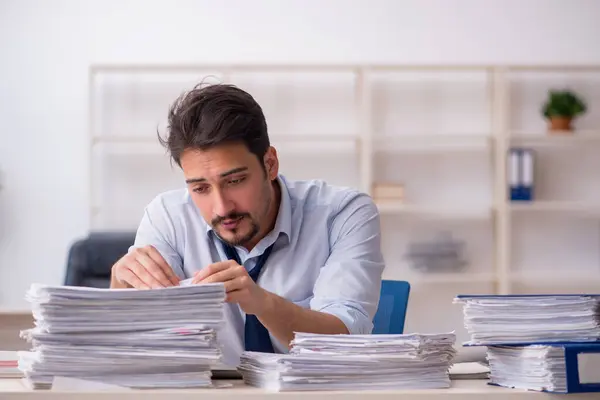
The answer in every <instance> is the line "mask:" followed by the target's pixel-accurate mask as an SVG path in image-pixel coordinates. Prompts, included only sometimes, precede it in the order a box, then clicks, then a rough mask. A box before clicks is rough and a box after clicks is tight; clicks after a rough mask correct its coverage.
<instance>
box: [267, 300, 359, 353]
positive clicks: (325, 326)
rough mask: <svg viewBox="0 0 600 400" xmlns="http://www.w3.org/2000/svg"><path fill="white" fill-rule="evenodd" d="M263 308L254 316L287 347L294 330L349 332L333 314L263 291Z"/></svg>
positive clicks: (325, 332) (327, 332) (326, 332)
mask: <svg viewBox="0 0 600 400" xmlns="http://www.w3.org/2000/svg"><path fill="white" fill-rule="evenodd" d="M265 292H266V293H265V300H264V303H263V304H264V309H263V311H262V312H260V314H257V315H256V316H257V317H258V319H259V320H260V322H261V323H262V324H263V325H264V326H265V328H267V330H268V331H269V332H270V333H271V334H273V336H275V337H276V338H277V340H279V341H280V342H281V343H284V344H286V345H287V346H288V347H289V344H290V342H291V341H292V339H294V332H310V333H323V334H344V333H349V331H348V328H347V327H346V325H345V324H344V322H342V320H341V319H339V318H338V317H336V316H335V315H333V314H328V313H324V312H320V311H315V310H311V309H306V308H303V307H300V306H299V305H296V304H294V303H292V302H290V301H288V300H286V299H284V298H282V297H279V296H277V295H276V294H273V293H271V292H267V291H265Z"/></svg>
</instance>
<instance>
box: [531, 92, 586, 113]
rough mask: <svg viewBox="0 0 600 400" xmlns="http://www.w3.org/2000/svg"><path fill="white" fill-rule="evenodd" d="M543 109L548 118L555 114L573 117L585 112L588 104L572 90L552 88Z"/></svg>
mask: <svg viewBox="0 0 600 400" xmlns="http://www.w3.org/2000/svg"><path fill="white" fill-rule="evenodd" d="M541 111H542V114H543V115H544V116H545V117H546V118H550V117H553V116H557V117H570V118H573V117H575V116H577V115H579V114H583V113H585V112H586V111H587V105H586V104H585V102H584V101H583V100H582V99H581V98H580V97H579V96H577V94H575V93H574V92H572V91H570V90H550V91H549V92H548V99H547V100H546V102H545V103H544V105H543V106H542V110H541Z"/></svg>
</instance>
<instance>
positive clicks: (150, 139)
mask: <svg viewBox="0 0 600 400" xmlns="http://www.w3.org/2000/svg"><path fill="white" fill-rule="evenodd" d="M269 139H270V140H271V141H274V142H279V141H280V142H286V143H288V142H289V143H294V142H301V143H311V142H357V141H359V140H360V136H358V135H355V134H341V133H340V134H312V133H310V134H308V133H307V134H278V135H270V136H269ZM92 143H93V144H96V143H123V144H138V143H150V144H159V142H158V137H157V136H155V135H152V136H150V135H148V136H144V135H127V134H123V135H97V136H93V137H92Z"/></svg>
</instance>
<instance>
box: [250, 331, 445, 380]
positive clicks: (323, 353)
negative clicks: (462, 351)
mask: <svg viewBox="0 0 600 400" xmlns="http://www.w3.org/2000/svg"><path fill="white" fill-rule="evenodd" d="M455 340H456V339H455V335H454V333H444V334H428V335H426V334H412V335H318V334H306V333H297V334H296V335H295V338H294V340H293V341H292V343H291V345H292V348H291V350H290V353H289V354H264V353H254V352H246V353H244V354H243V355H242V358H241V364H240V367H239V370H240V373H241V374H242V377H243V379H244V381H245V382H246V383H247V384H249V385H253V386H258V387H261V388H265V389H267V390H272V391H287V390H327V389H329V390H338V389H353V390H358V389H375V388H377V389H409V388H412V389H426V388H447V387H449V386H450V379H449V375H448V369H449V368H450V366H451V365H452V360H453V357H454V354H455V350H454V346H453V345H454V343H455Z"/></svg>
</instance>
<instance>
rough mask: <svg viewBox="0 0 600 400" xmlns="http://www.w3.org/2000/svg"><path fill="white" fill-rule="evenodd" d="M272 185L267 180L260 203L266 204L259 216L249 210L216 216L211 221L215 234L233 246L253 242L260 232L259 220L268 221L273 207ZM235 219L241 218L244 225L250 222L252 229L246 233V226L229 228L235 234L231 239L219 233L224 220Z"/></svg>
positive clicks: (230, 232)
mask: <svg viewBox="0 0 600 400" xmlns="http://www.w3.org/2000/svg"><path fill="white" fill-rule="evenodd" d="M270 185H271V182H270V181H268V180H267V181H266V182H265V185H264V187H263V190H262V196H261V197H262V201H261V202H260V203H262V204H264V207H263V209H262V210H261V212H260V213H259V214H258V217H255V216H253V215H252V214H250V213H248V212H235V211H234V212H231V213H229V214H227V215H225V216H219V217H216V218H214V219H213V220H212V221H211V225H212V227H213V231H214V232H215V234H216V235H217V237H218V238H219V239H221V240H222V241H223V242H225V243H227V244H229V245H231V246H244V245H246V244H247V243H249V242H251V241H252V240H253V239H254V238H255V237H256V235H258V234H259V233H260V230H261V224H260V222H259V221H261V220H262V221H263V223H266V222H265V221H264V220H265V219H266V217H267V215H268V214H269V210H270V209H271V204H272V202H273V199H272V198H271V193H270V191H269V190H270V187H269V186H270ZM235 219H240V224H242V225H244V222H248V223H249V224H250V229H249V230H248V231H247V232H246V233H244V231H243V229H244V226H237V227H236V228H234V229H229V230H227V232H228V233H229V234H230V235H233V237H230V238H229V239H227V238H224V237H223V236H222V235H220V234H219V227H220V224H221V222H223V221H224V220H235Z"/></svg>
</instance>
